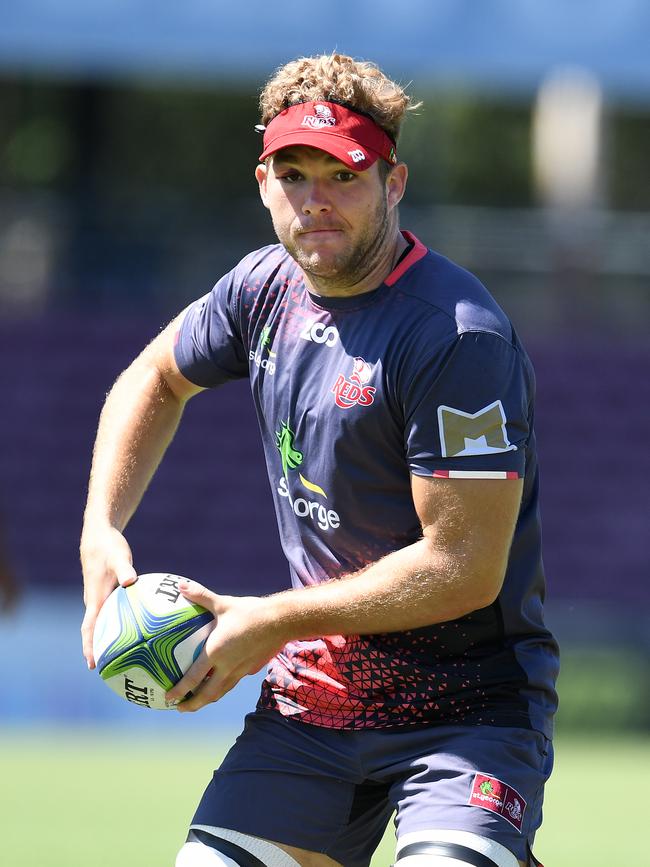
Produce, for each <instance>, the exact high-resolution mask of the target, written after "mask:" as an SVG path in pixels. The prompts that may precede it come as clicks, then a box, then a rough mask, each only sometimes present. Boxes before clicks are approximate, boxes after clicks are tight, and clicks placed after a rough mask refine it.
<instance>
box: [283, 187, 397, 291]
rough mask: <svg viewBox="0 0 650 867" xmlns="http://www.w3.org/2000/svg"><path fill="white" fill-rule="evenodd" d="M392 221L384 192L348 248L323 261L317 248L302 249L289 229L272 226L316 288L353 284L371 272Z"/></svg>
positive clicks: (378, 258)
mask: <svg viewBox="0 0 650 867" xmlns="http://www.w3.org/2000/svg"><path fill="white" fill-rule="evenodd" d="M390 228H391V223H390V219H389V215H388V203H387V201H386V198H385V196H382V198H381V200H380V201H379V203H378V204H377V207H376V209H375V212H374V214H373V215H372V217H371V218H370V219H369V221H368V223H367V226H366V229H365V231H364V232H363V233H362V235H361V236H360V237H359V238H358V240H357V242H356V244H355V245H354V247H352V248H351V249H347V250H341V252H340V253H338V254H336V255H334V256H328V257H327V260H326V261H325V260H324V259H323V257H322V256H321V253H320V252H319V251H318V250H314V251H313V252H311V253H308V252H306V251H305V250H304V249H302V248H301V247H300V246H298V244H297V243H296V242H295V241H294V239H293V238H292V237H291V235H290V232H289V231H284V230H281V229H279V227H278V226H275V232H276V235H277V236H278V239H279V240H280V243H281V244H282V245H283V247H284V248H285V249H286V251H287V252H288V253H289V255H290V256H291V257H292V258H293V259H294V260H295V261H296V263H297V264H298V265H299V266H300V268H301V269H302V270H303V271H304V272H305V274H307V275H308V276H309V277H310V278H311V281H312V282H313V284H314V286H316V287H317V288H319V289H324V290H326V289H328V288H341V287H348V286H350V287H351V286H355V285H357V284H358V283H360V282H361V281H363V280H364V279H365V277H367V275H368V274H370V273H371V272H372V270H373V269H374V268H375V266H376V265H377V263H378V262H379V260H380V259H381V256H382V253H383V252H384V245H385V243H386V239H387V237H388V235H389V232H390Z"/></svg>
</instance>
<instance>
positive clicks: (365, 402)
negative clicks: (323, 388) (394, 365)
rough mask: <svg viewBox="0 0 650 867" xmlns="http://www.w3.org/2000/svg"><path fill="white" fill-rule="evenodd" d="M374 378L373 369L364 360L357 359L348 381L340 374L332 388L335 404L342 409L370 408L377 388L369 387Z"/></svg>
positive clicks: (353, 363)
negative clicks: (353, 407) (354, 407)
mask: <svg viewBox="0 0 650 867" xmlns="http://www.w3.org/2000/svg"><path fill="white" fill-rule="evenodd" d="M371 376H372V367H371V366H370V365H369V364H368V362H367V361H364V359H363V358H360V357H357V358H355V359H354V361H353V362H352V373H351V374H350V378H349V379H348V378H347V377H346V376H345V375H344V374H342V373H339V375H338V377H337V379H336V382H335V383H334V385H333V386H332V393H333V394H334V402H335V403H336V405H337V406H338V407H340V408H341V409H350V407H351V406H370V404H371V403H373V401H374V399H375V392H376V391H377V389H376V388H375V386H372V385H367V383H368V381H369V380H370V377H371Z"/></svg>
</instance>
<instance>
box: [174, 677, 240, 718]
mask: <svg viewBox="0 0 650 867" xmlns="http://www.w3.org/2000/svg"><path fill="white" fill-rule="evenodd" d="M238 682H239V679H238V678H235V679H234V680H233V679H226V680H222V681H219V680H218V678H216V677H214V676H213V677H211V678H210V679H209V680H207V681H205V683H203V684H201V686H200V687H199V688H198V689H197V691H196V692H195V693H194V694H193V695H191V696H190V697H189V698H186V699H185V701H182V702H181V703H180V704H179V705H177V707H176V710H177V711H179V712H180V713H194V712H195V711H197V710H200V709H201V708H202V707H205V706H206V704H213V703H214V702H215V701H219V699H220V698H223V696H224V695H226V693H228V692H230V690H231V689H233V688H234V687H235V686H236V685H237V683H238Z"/></svg>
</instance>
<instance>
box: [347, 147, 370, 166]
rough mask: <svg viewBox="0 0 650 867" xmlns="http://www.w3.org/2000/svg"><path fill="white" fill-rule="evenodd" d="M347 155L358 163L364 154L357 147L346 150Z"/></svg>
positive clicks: (363, 157)
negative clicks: (352, 149)
mask: <svg viewBox="0 0 650 867" xmlns="http://www.w3.org/2000/svg"><path fill="white" fill-rule="evenodd" d="M348 156H351V157H352V159H353V160H354V162H355V163H360V162H361V161H362V160H365V158H366V155H365V154H364V152H363V151H360V150H359V149H358V148H357V150H354V151H348Z"/></svg>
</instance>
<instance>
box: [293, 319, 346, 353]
mask: <svg viewBox="0 0 650 867" xmlns="http://www.w3.org/2000/svg"><path fill="white" fill-rule="evenodd" d="M300 336H301V337H302V339H303V340H309V342H310V343H321V344H324V345H325V346H327V347H328V348H329V347H332V346H336V344H337V343H338V342H339V333H338V331H337V330H336V328H335V326H334V325H324V324H323V323H322V322H318V320H316V319H310V320H309V321H308V322H306V323H305V327H304V328H303V330H302V331H301V332H300Z"/></svg>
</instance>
